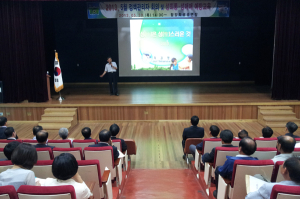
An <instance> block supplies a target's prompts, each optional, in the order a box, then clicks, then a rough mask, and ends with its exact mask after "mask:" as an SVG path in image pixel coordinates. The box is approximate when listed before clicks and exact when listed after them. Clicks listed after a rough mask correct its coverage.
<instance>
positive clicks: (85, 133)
mask: <svg viewBox="0 0 300 199" xmlns="http://www.w3.org/2000/svg"><path fill="white" fill-rule="evenodd" d="M81 134H82V136H83V137H84V138H85V139H87V138H90V137H91V135H92V130H91V129H90V128H89V127H84V128H83V129H82V130H81Z"/></svg>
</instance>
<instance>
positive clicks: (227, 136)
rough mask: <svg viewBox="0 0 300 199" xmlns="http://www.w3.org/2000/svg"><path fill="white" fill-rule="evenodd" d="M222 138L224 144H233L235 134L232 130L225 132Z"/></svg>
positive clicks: (222, 132) (222, 133)
mask: <svg viewBox="0 0 300 199" xmlns="http://www.w3.org/2000/svg"><path fill="white" fill-rule="evenodd" d="M220 138H221V139H222V144H231V142H232V140H233V133H232V132H231V131H230V130H227V129H226V130H223V131H221V133H220Z"/></svg>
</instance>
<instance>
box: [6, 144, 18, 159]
mask: <svg viewBox="0 0 300 199" xmlns="http://www.w3.org/2000/svg"><path fill="white" fill-rule="evenodd" d="M19 144H20V142H17V141H13V142H10V143H8V144H7V145H5V147H4V149H3V152H4V155H5V156H6V158H7V159H8V160H11V155H12V153H13V151H14V150H15V148H17V146H19Z"/></svg>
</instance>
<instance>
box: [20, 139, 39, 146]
mask: <svg viewBox="0 0 300 199" xmlns="http://www.w3.org/2000/svg"><path fill="white" fill-rule="evenodd" d="M23 143H28V144H33V145H36V144H37V143H38V142H37V140H23Z"/></svg>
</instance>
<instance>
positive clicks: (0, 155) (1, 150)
mask: <svg viewBox="0 0 300 199" xmlns="http://www.w3.org/2000/svg"><path fill="white" fill-rule="evenodd" d="M3 150H4V148H0V159H4V158H6V156H5V154H4V152H3Z"/></svg>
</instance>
